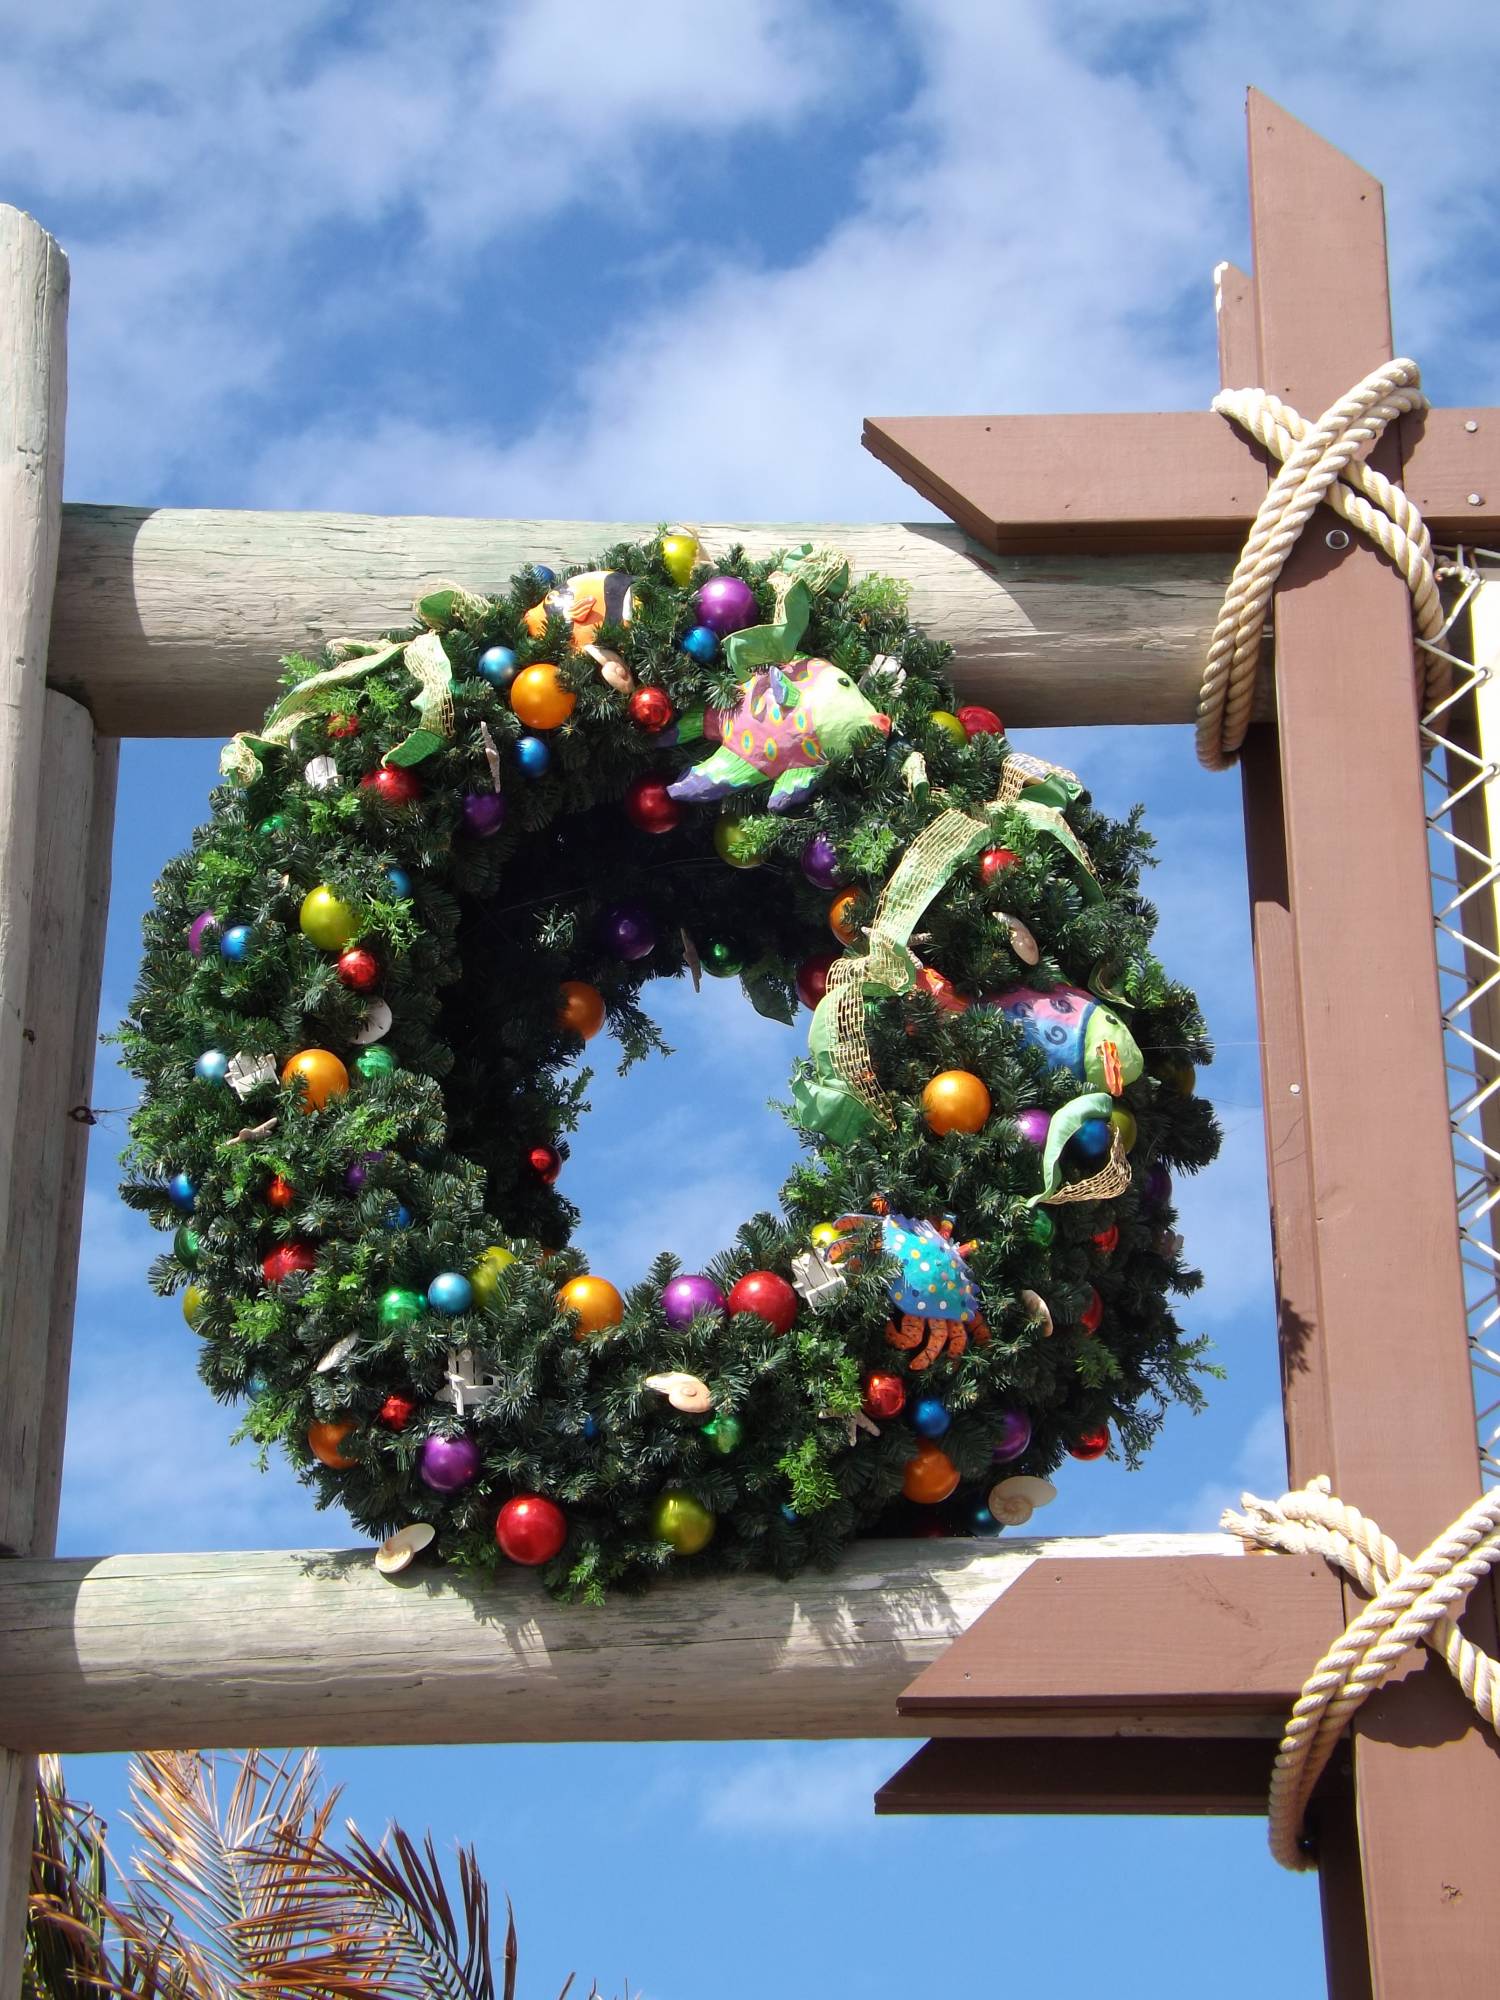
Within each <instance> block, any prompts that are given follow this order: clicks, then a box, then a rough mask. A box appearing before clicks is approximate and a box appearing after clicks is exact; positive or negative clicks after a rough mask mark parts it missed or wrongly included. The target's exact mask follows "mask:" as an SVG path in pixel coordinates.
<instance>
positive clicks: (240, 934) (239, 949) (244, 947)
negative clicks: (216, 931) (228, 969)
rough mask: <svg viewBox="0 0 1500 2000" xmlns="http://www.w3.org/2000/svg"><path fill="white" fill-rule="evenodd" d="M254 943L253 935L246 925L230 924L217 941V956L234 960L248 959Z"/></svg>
mask: <svg viewBox="0 0 1500 2000" xmlns="http://www.w3.org/2000/svg"><path fill="white" fill-rule="evenodd" d="M254 941H255V933H254V932H253V931H252V930H251V928H250V926H249V925H248V924H231V925H230V926H229V929H228V930H227V931H225V932H224V933H223V935H222V936H221V937H220V939H219V955H220V957H222V958H229V959H236V960H238V959H243V958H248V957H249V956H250V947H251V945H252V944H253V943H254Z"/></svg>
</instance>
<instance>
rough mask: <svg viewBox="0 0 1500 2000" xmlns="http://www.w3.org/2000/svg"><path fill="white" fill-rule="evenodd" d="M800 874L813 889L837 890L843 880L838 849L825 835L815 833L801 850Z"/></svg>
mask: <svg viewBox="0 0 1500 2000" xmlns="http://www.w3.org/2000/svg"><path fill="white" fill-rule="evenodd" d="M802 872H803V874H804V875H805V876H806V877H807V879H808V881H809V882H811V883H812V885H813V887H814V888H815V889H837V888H838V886H839V884H840V882H841V881H842V880H843V877H842V876H841V875H840V873H839V856H838V849H837V848H836V847H835V846H834V844H833V842H832V841H831V840H830V839H829V838H828V835H827V834H826V833H815V834H814V835H813V837H812V839H811V840H810V841H809V842H808V843H807V845H806V847H804V848H803V850H802Z"/></svg>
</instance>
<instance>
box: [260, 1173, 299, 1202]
mask: <svg viewBox="0 0 1500 2000" xmlns="http://www.w3.org/2000/svg"><path fill="white" fill-rule="evenodd" d="M296 1199H297V1190H296V1189H295V1188H294V1187H293V1186H292V1184H291V1182H290V1181H289V1180H288V1179H287V1178H286V1176H285V1174H273V1175H272V1176H271V1185H270V1186H269V1187H268V1188H267V1189H266V1201H267V1202H268V1204H269V1205H270V1206H271V1207H272V1208H283V1209H285V1208H290V1207H291V1205H292V1203H293V1202H294V1201H295V1200H296Z"/></svg>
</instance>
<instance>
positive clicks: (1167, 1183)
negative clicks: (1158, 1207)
mask: <svg viewBox="0 0 1500 2000" xmlns="http://www.w3.org/2000/svg"><path fill="white" fill-rule="evenodd" d="M1141 1193H1142V1194H1143V1195H1144V1196H1145V1197H1146V1199H1147V1201H1154V1202H1156V1203H1158V1204H1165V1203H1166V1202H1169V1201H1170V1200H1171V1199H1172V1176H1171V1175H1170V1174H1169V1173H1168V1172H1167V1170H1166V1168H1165V1167H1163V1166H1155V1167H1151V1168H1148V1169H1147V1173H1146V1178H1145V1180H1144V1181H1143V1182H1142V1183H1141Z"/></svg>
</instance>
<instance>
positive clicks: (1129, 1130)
mask: <svg viewBox="0 0 1500 2000" xmlns="http://www.w3.org/2000/svg"><path fill="white" fill-rule="evenodd" d="M1109 1122H1110V1124H1111V1125H1113V1127H1114V1128H1115V1130H1116V1131H1117V1132H1118V1133H1119V1135H1120V1144H1121V1145H1122V1146H1123V1147H1124V1148H1125V1150H1126V1152H1127V1153H1128V1152H1129V1151H1130V1150H1131V1148H1132V1147H1133V1146H1134V1144H1135V1141H1136V1125H1135V1118H1134V1115H1133V1114H1132V1113H1131V1112H1129V1111H1127V1110H1126V1109H1125V1107H1124V1105H1123V1104H1117V1105H1116V1106H1115V1108H1114V1110H1113V1111H1111V1112H1110V1114H1109Z"/></svg>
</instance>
